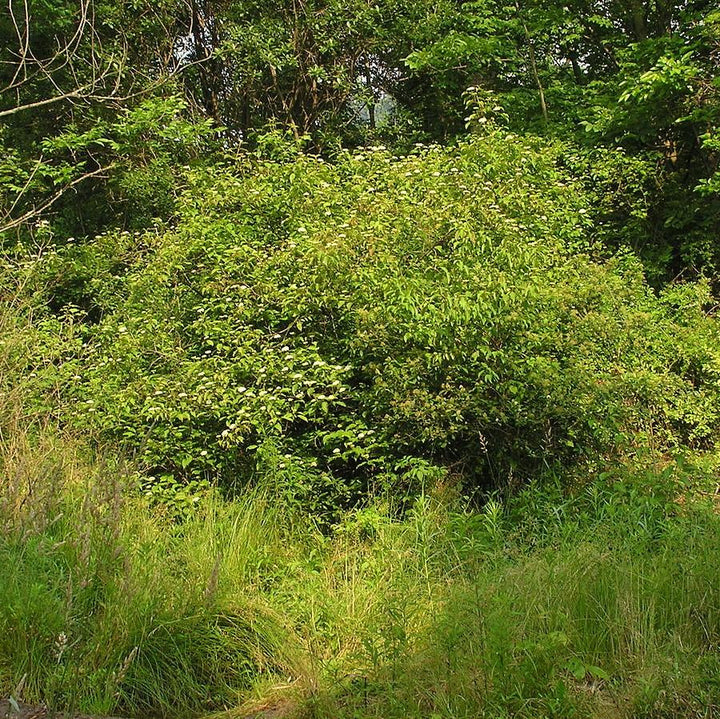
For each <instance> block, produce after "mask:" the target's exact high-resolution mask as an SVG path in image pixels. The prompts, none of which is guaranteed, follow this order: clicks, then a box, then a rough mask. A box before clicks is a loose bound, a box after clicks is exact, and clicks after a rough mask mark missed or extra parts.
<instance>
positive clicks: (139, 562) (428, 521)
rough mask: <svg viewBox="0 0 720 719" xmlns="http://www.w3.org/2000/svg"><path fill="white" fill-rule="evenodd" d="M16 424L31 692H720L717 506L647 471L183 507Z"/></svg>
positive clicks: (619, 708)
mask: <svg viewBox="0 0 720 719" xmlns="http://www.w3.org/2000/svg"><path fill="white" fill-rule="evenodd" d="M10 424H11V422H10V420H9V418H8V416H7V413H6V416H5V418H4V424H3V426H4V428H5V429H4V432H3V439H2V446H1V447H0V470H1V471H2V477H3V484H2V490H1V491H0V503H1V504H0V507H1V508H2V512H1V519H2V532H1V534H0V692H2V693H10V692H12V691H13V689H14V687H16V686H17V685H18V683H20V680H21V679H22V678H23V677H25V680H24V688H23V696H22V698H23V699H25V700H26V701H45V702H47V703H49V704H50V705H52V706H56V707H64V708H70V709H77V710H82V711H85V712H97V713H110V712H114V713H121V712H122V713H126V714H128V715H134V716H149V715H162V716H183V715H202V714H205V713H209V712H213V711H214V712H217V711H221V712H225V711H227V715H228V716H229V717H231V716H236V717H240V716H248V715H250V712H251V710H254V709H260V708H262V707H264V706H275V707H282V710H283V712H286V713H287V715H288V716H306V717H328V719H329V718H330V717H483V716H486V717H505V716H507V717H510V716H513V717H528V718H529V717H553V716H556V717H569V716H578V717H582V716H588V717H641V716H645V717H678V718H679V717H690V716H697V717H700V716H703V717H711V716H716V715H717V713H718V711H720V708H719V707H720V683H719V682H718V676H720V653H719V652H718V644H719V642H720V582H719V581H718V572H717V567H718V566H720V532H719V531H718V529H720V520H719V519H718V516H717V515H716V514H715V513H714V512H713V508H712V506H710V505H704V504H701V503H696V502H689V501H688V502H685V504H683V505H680V504H678V503H676V502H674V501H672V499H671V496H672V493H671V492H669V491H665V489H666V487H665V485H664V484H663V485H662V486H661V483H660V480H656V481H655V484H654V485H653V486H651V487H647V486H645V487H641V486H640V485H639V484H638V482H635V483H633V481H632V478H630V477H627V478H626V481H625V482H623V483H610V482H595V483H593V484H591V485H589V486H588V487H587V488H585V489H583V490H581V491H579V492H578V493H577V494H576V495H575V496H574V497H567V496H565V495H563V494H562V493H561V492H560V490H557V489H553V488H552V487H545V488H543V487H535V488H531V489H529V490H527V491H526V492H525V493H524V494H522V495H520V496H519V497H516V498H515V499H513V500H510V501H509V502H507V503H505V504H501V503H499V502H489V503H488V504H487V505H486V506H485V509H484V510H483V511H481V512H469V511H464V510H463V508H462V506H461V505H460V504H459V502H455V503H453V502H449V501H447V500H445V501H439V500H436V499H432V498H421V499H420V500H418V502H417V503H416V505H415V507H414V509H413V510H412V511H410V512H409V513H408V514H407V515H406V516H405V518H404V519H403V520H401V521H400V520H395V519H393V518H392V517H391V516H390V514H389V513H388V512H387V511H386V510H385V509H384V508H383V506H382V504H378V505H377V506H375V507H369V508H365V509H363V510H359V511H356V512H354V513H351V514H349V515H348V516H347V517H346V518H345V520H344V521H343V523H342V524H340V525H339V526H338V527H336V528H335V529H334V530H332V531H328V530H325V531H321V530H320V529H318V528H317V527H315V526H314V525H313V524H312V522H310V521H309V520H308V519H306V518H302V517H298V516H297V515H293V514H292V513H291V512H290V511H289V510H286V509H284V508H283V507H282V506H279V505H278V503H277V502H275V501H274V500H273V497H272V496H269V495H268V493H267V492H263V491H262V490H257V491H255V492H254V493H248V494H247V495H246V496H245V497H244V498H242V499H240V500H239V501H235V502H226V501H223V500H221V499H219V498H218V497H216V496H212V495H208V496H207V497H205V498H204V499H203V500H202V501H201V502H200V503H199V506H198V508H197V510H196V512H195V513H194V514H193V516H192V517H191V518H189V519H188V520H186V521H184V522H182V523H176V522H173V521H171V520H170V519H168V517H167V516H166V514H164V513H163V512H162V511H161V508H158V507H153V506H150V505H149V504H148V502H147V501H146V500H145V499H144V498H143V496H142V495H141V494H140V493H138V492H137V489H136V487H137V486H138V478H137V476H135V475H134V474H133V473H132V472H130V471H129V470H128V469H127V468H123V467H122V466H121V465H119V464H117V463H112V462H110V461H108V460H104V461H103V460H102V459H97V458H95V459H88V458H87V456H86V455H85V454H84V453H83V450H82V445H79V444H78V443H75V442H73V441H70V440H69V439H67V438H61V437H59V436H58V435H57V434H54V433H52V432H50V430H49V428H45V429H44V430H43V431H42V432H37V431H32V429H27V428H23V426H22V422H21V421H19V420H18V421H17V422H16V424H15V426H14V428H13V431H12V432H9V431H8V427H9V426H10ZM641 480H642V482H643V483H644V484H645V485H647V483H648V482H649V481H651V479H650V478H649V477H647V476H645V477H643V478H641ZM661 490H662V491H661ZM278 711H280V710H279V709H278Z"/></svg>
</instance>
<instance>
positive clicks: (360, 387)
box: [37, 128, 719, 509]
mask: <svg viewBox="0 0 720 719" xmlns="http://www.w3.org/2000/svg"><path fill="white" fill-rule="evenodd" d="M564 152H565V148H564V147H563V146H562V145H559V144H558V145H553V144H547V143H546V142H544V141H540V140H532V139H530V140H528V139H527V138H522V139H521V138H518V137H516V136H513V135H512V134H506V133H504V132H500V131H498V130H493V129H492V128H491V129H490V131H489V132H487V133H486V134H485V135H484V136H481V137H477V138H475V139H473V140H471V141H468V142H466V143H464V144H462V145H461V146H459V147H458V148H456V149H440V148H437V147H430V148H418V150H417V152H415V153H414V154H412V155H411V156H408V157H393V156H391V155H390V154H389V153H388V152H386V151H384V150H383V149H382V148H376V149H373V150H368V151H365V152H362V153H357V154H354V155H347V156H345V157H343V158H340V160H339V161H338V162H337V163H336V164H333V165H330V164H328V163H325V162H323V161H322V160H320V159H315V158H312V157H307V156H298V157H297V158H296V159H294V160H289V161H286V162H270V161H263V160H258V159H253V158H250V157H244V158H241V159H240V160H238V161H234V162H233V163H232V164H229V165H227V166H223V167H215V168H213V169H209V170H198V171H189V172H188V177H189V180H188V181H189V183H190V187H189V189H188V191H187V192H186V193H185V195H184V196H183V198H182V199H181V200H180V202H179V209H178V212H179V219H178V221H177V224H176V226H175V227H174V229H171V230H168V231H163V232H161V233H160V234H158V232H155V233H154V234H153V233H149V234H146V235H145V236H144V237H142V239H141V240H139V239H138V238H134V239H133V238H129V237H128V236H127V235H117V236H112V235H110V236H106V237H105V238H103V241H102V243H100V244H98V245H97V246H96V247H95V248H94V249H93V250H92V251H85V250H83V251H70V254H68V252H69V251H68V250H67V249H65V250H63V252H64V253H65V254H64V255H63V257H59V256H58V255H57V254H55V255H53V254H52V253H49V254H48V255H47V256H46V257H45V259H43V260H42V261H41V262H40V264H39V266H38V269H37V272H38V273H39V275H38V276H40V277H42V278H43V279H42V281H43V283H44V286H45V288H46V289H45V292H46V293H49V295H50V296H52V294H53V292H54V291H55V290H56V289H57V290H58V292H60V293H63V294H65V295H67V296H68V298H69V299H72V298H73V297H76V296H77V297H83V298H85V301H86V303H89V305H88V306H87V307H88V311H90V310H91V309H92V311H93V312H94V313H95V317H96V319H100V321H99V323H98V324H97V325H95V326H94V327H89V326H86V327H85V329H84V336H85V345H84V349H83V351H82V352H81V353H80V354H78V355H77V357H76V359H75V360H74V361H72V362H67V363H66V364H65V365H63V367H62V369H61V371H62V372H64V373H65V376H66V379H67V380H68V382H67V386H68V388H69V389H68V392H67V393H66V398H67V399H68V400H69V401H70V402H71V404H72V410H71V415H72V416H73V417H74V420H73V421H74V422H75V424H76V425H78V426H79V427H81V428H83V429H89V428H93V429H100V430H101V431H102V432H104V433H105V435H106V436H107V437H109V438H113V439H117V440H120V441H121V442H123V443H124V444H125V445H126V446H127V447H128V448H130V449H131V450H133V451H134V452H136V453H137V454H138V456H139V457H140V458H141V459H142V461H143V462H144V464H145V466H147V467H148V469H149V470H150V472H151V474H152V475H153V476H155V478H156V479H157V480H158V482H159V483H160V485H163V483H164V484H165V485H166V486H173V485H174V484H175V483H177V482H178V481H181V482H193V483H197V482H200V483H202V482H204V481H206V480H215V479H219V480H220V481H221V483H223V484H224V485H225V486H231V485H236V484H244V483H246V482H247V481H248V480H250V479H252V478H253V477H255V476H258V474H259V475H271V476H272V477H273V478H274V481H276V482H277V485H278V487H283V488H286V489H288V490H289V491H290V494H291V495H293V496H295V497H297V498H298V499H299V500H301V501H310V500H311V503H312V504H314V506H315V507H316V508H318V509H328V508H330V507H336V506H339V505H342V504H343V503H345V502H349V501H354V500H355V499H356V498H357V497H358V496H359V495H360V494H362V493H364V492H366V491H367V490H374V489H382V488H383V487H385V486H387V485H388V484H390V485H392V486H393V488H394V490H395V491H396V492H402V491H407V490H410V491H415V490H416V489H417V488H418V487H420V486H422V485H423V484H424V483H425V482H426V481H428V480H432V479H435V478H437V477H438V476H439V473H440V474H441V473H442V472H443V471H445V470H448V469H449V470H450V471H451V472H453V473H456V474H461V475H462V476H464V477H466V478H467V479H468V480H469V481H470V483H471V484H472V485H475V486H478V485H481V486H484V485H487V484H491V483H495V484H497V483H504V482H506V481H508V478H512V477H515V478H520V479H522V478H523V477H525V476H528V475H529V474H530V473H532V472H535V471H536V470H537V469H538V468H542V467H544V466H545V467H546V466H549V465H552V464H556V463H564V464H568V465H569V464H572V463H574V462H576V461H578V460H579V459H587V458H595V459H597V458H598V457H600V456H602V455H603V454H606V453H608V452H615V451H618V450H621V449H623V448H628V447H629V448H632V447H633V446H635V445H647V444H649V445H650V446H651V447H654V448H656V449H661V450H662V449H663V448H672V447H674V446H677V445H680V444H683V445H690V446H692V447H698V448H704V447H708V446H711V445H712V443H713V441H714V439H715V435H716V431H717V423H718V410H717V407H718V403H717V389H716V385H717V374H718V370H719V366H718V355H717V350H716V348H717V346H718V344H717V335H718V333H717V327H716V323H715V321H714V319H713V318H711V317H709V316H707V314H706V312H705V308H706V306H707V305H708V303H709V301H710V294H709V290H708V288H707V287H706V286H704V285H702V284H687V285H678V286H675V287H672V288H671V289H669V290H667V291H666V292H665V293H664V294H662V295H660V296H657V295H656V294H654V293H653V291H651V290H650V289H649V288H648V287H647V285H646V283H645V281H644V278H643V274H642V270H641V267H640V264H639V262H638V261H637V260H636V259H634V258H633V257H632V256H631V255H627V254H625V255H618V256H616V257H614V258H613V259H611V260H609V261H601V260H600V259H593V254H592V246H593V244H592V243H593V230H592V227H591V225H590V221H589V220H588V219H587V218H588V214H589V213H588V210H589V202H590V201H591V197H592V196H589V195H587V194H586V191H585V190H583V188H582V187H581V186H580V184H579V183H576V182H574V181H573V180H572V178H571V177H570V176H569V175H568V174H566V172H565V171H564V170H563V169H562V168H563V167H564V164H565V163H564V162H563V160H562V158H563V154H564ZM113 243H116V249H115V250H113ZM133 247H135V248H136V250H135V251H133V250H132V248H133ZM113 252H115V253H116V257H115V258H113ZM128 253H130V255H128ZM58 257H59V259H58ZM83 257H85V258H89V259H88V261H89V262H91V263H92V265H93V267H92V272H91V274H92V275H93V278H92V282H91V284H89V285H86V286H84V287H83V288H79V289H78V288H75V289H74V290H73V291H72V292H71V293H70V294H69V295H68V294H67V293H68V292H69V290H68V288H67V285H66V284H63V280H62V277H63V274H62V268H63V267H64V266H65V267H68V265H67V263H68V262H70V263H71V265H69V267H71V268H75V269H74V270H73V271H74V272H76V274H77V273H78V272H79V270H78V269H77V268H78V263H80V265H82V261H83ZM52 266H54V267H55V269H54V270H52V271H50V270H49V269H48V268H49V267H52ZM97 268H100V271H97ZM118 268H120V269H118ZM53 277H57V278H58V280H57V282H58V283H59V284H54V280H53ZM73 293H74V294H73ZM93 308H94V309H93Z"/></svg>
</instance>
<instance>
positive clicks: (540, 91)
mask: <svg viewBox="0 0 720 719" xmlns="http://www.w3.org/2000/svg"><path fill="white" fill-rule="evenodd" d="M515 9H516V10H517V13H518V17H519V18H520V22H521V23H522V26H523V31H524V33H525V40H526V41H527V44H528V51H529V52H530V69H531V70H532V74H533V78H534V80H535V84H536V85H537V89H538V94H539V95H540V110H541V111H542V116H543V120H544V121H545V123H546V124H547V122H548V109H547V103H546V102H545V88H543V85H542V81H541V80H540V75H539V74H538V69H537V60H536V58H535V47H534V46H533V41H532V38H531V37H530V31H529V30H528V26H527V25H526V24H525V21H524V20H523V19H522V14H521V12H520V3H519V2H517V0H515Z"/></svg>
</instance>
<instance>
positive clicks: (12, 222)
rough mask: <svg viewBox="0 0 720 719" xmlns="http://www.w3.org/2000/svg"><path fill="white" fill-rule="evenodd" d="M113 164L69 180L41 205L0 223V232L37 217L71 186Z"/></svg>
mask: <svg viewBox="0 0 720 719" xmlns="http://www.w3.org/2000/svg"><path fill="white" fill-rule="evenodd" d="M115 165H116V163H114V162H112V163H110V164H109V165H107V166H105V167H100V168H98V169H97V170H93V171H92V172H86V173H85V174H83V175H80V176H79V177H76V178H75V179H74V180H73V181H72V182H69V183H68V184H67V185H65V187H62V188H61V189H60V190H58V191H57V192H56V193H55V194H54V195H53V196H52V197H50V198H49V199H48V200H46V201H45V202H43V204H42V205H39V206H38V207H33V208H32V209H31V210H28V211H27V212H26V213H25V214H23V215H21V216H20V217H16V218H15V219H14V220H10V221H9V222H6V223H5V224H4V225H0V234H2V233H4V232H7V231H8V230H13V229H15V228H16V227H19V226H20V225H22V224H23V223H25V222H27V221H28V220H32V219H33V218H35V217H38V216H39V215H41V214H42V213H43V212H45V210H48V209H50V208H51V207H52V206H53V205H54V204H55V203H56V202H57V201H58V200H59V199H60V198H61V197H63V196H64V195H65V194H66V193H68V192H69V191H70V190H72V189H73V187H76V186H77V185H79V184H80V183H81V182H84V181H85V180H88V179H90V178H91V177H101V176H102V175H103V173H105V172H108V171H109V170H111V169H112V168H113V167H115Z"/></svg>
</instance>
